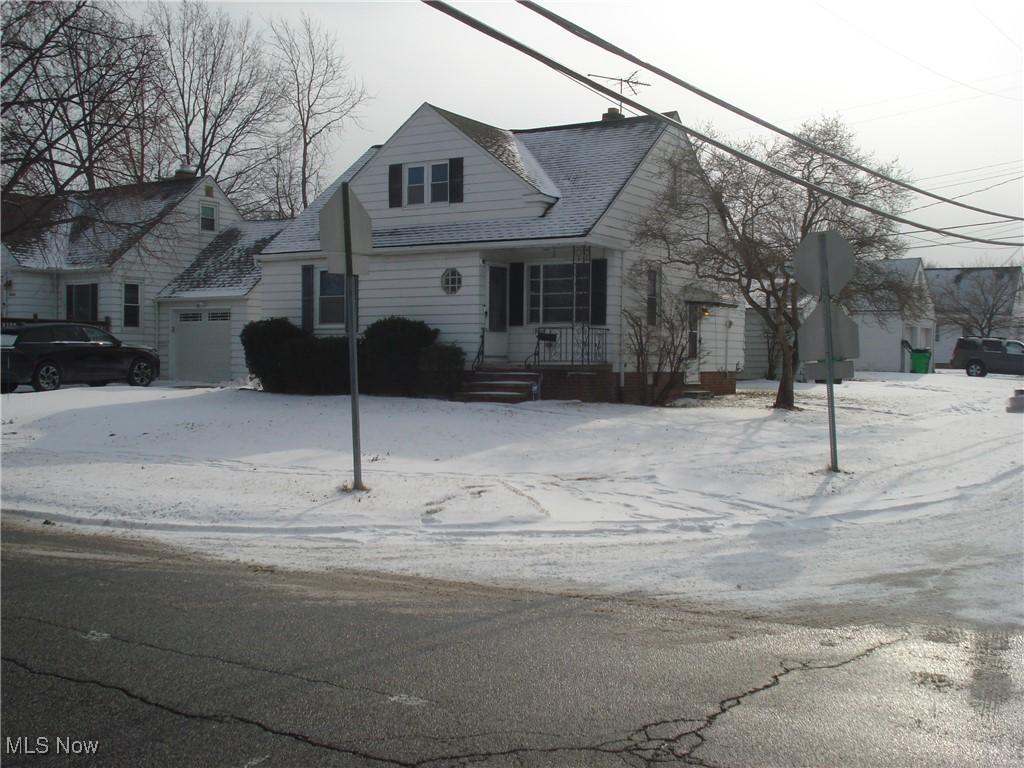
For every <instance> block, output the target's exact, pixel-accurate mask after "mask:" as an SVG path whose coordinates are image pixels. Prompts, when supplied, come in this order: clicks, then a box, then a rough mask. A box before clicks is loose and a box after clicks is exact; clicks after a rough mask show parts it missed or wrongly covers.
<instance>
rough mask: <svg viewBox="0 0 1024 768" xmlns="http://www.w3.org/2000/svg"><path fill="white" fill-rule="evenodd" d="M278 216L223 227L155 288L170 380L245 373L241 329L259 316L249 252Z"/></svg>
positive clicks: (210, 379)
mask: <svg viewBox="0 0 1024 768" xmlns="http://www.w3.org/2000/svg"><path fill="white" fill-rule="evenodd" d="M284 225H285V222H283V221H242V222H238V223H236V224H235V225H233V226H231V227H229V228H228V229H226V230H224V231H223V232H222V233H221V234H219V235H218V236H217V237H216V238H214V239H213V241H211V243H210V244H209V245H208V246H207V247H206V248H205V249H204V250H203V251H202V253H200V254H199V256H198V257H197V258H196V260H195V261H194V262H192V264H190V265H189V267H188V269H186V270H185V271H184V272H182V273H181V274H180V275H179V276H178V277H177V278H176V279H175V280H174V281H172V282H171V283H170V284H168V286H167V287H166V288H165V289H164V290H163V291H161V292H160V295H159V296H157V303H158V305H159V307H160V309H159V313H160V321H159V322H160V329H161V330H160V356H161V358H162V359H163V360H164V361H165V363H166V367H165V368H164V370H166V371H167V375H168V377H169V378H171V379H173V380H175V381H191V382H203V383H207V384H219V383H221V382H225V381H238V380H244V379H245V378H246V376H247V375H248V371H247V369H246V366H245V352H244V350H243V349H242V343H241V338H240V337H241V334H242V329H243V328H244V327H245V324H246V323H247V322H249V321H251V320H256V319H258V318H259V317H260V293H259V290H258V289H257V286H258V285H259V281H260V267H259V265H258V264H257V263H256V261H255V259H254V258H253V256H254V255H255V254H256V253H259V252H260V250H262V248H263V247H264V246H265V245H266V244H267V243H268V242H270V240H271V239H273V237H274V236H275V235H276V234H277V233H278V232H280V231H281V229H282V228H283V227H284Z"/></svg>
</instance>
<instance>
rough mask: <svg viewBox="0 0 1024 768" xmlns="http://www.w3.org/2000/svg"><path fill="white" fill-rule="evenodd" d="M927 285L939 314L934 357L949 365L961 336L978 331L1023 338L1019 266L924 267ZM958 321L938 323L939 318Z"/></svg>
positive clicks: (1023, 274) (1023, 279)
mask: <svg viewBox="0 0 1024 768" xmlns="http://www.w3.org/2000/svg"><path fill="white" fill-rule="evenodd" d="M924 272H925V276H926V277H927V279H928V287H929V289H930V290H931V293H932V297H933V300H934V302H935V312H936V314H937V315H938V317H939V323H938V327H937V329H936V333H935V359H936V363H937V364H938V365H940V366H946V365H949V361H950V360H951V359H952V357H953V346H954V345H955V344H956V340H957V339H958V338H959V337H961V336H970V335H976V334H978V333H981V332H982V331H980V330H979V328H985V327H988V328H989V329H988V330H987V331H985V332H987V333H988V334H989V335H991V336H995V337H1004V338H1011V339H1024V270H1022V268H1021V267H951V268H928V269H926V270H925V271H924ZM944 316H945V317H947V318H949V319H951V320H956V321H958V322H942V319H943V317H944Z"/></svg>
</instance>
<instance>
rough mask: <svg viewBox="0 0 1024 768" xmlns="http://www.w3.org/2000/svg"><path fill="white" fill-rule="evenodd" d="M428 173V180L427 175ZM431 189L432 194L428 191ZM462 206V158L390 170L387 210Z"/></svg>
mask: <svg viewBox="0 0 1024 768" xmlns="http://www.w3.org/2000/svg"><path fill="white" fill-rule="evenodd" d="M428 173H429V175H430V176H429V179H428V178H427V174H428ZM428 187H429V190H428ZM461 202H462V158H461V157H453V158H451V159H449V160H445V161H443V162H439V163H437V162H435V163H419V164H416V165H402V164H401V163H393V164H392V165H389V166H388V207H389V208H402V207H404V206H408V205H424V204H427V203H461Z"/></svg>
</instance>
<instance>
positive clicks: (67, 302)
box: [64, 285, 75, 320]
mask: <svg viewBox="0 0 1024 768" xmlns="http://www.w3.org/2000/svg"><path fill="white" fill-rule="evenodd" d="M64 319H65V320H74V319H75V286H73V285H66V286H64Z"/></svg>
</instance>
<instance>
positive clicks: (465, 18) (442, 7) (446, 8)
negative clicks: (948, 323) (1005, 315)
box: [422, 0, 1024, 247]
mask: <svg viewBox="0 0 1024 768" xmlns="http://www.w3.org/2000/svg"><path fill="white" fill-rule="evenodd" d="M422 2H423V3H425V4H426V5H429V6H430V7H431V8H434V9H435V10H438V11H441V12H442V13H444V14H447V15H448V16H451V17H452V18H453V19H456V20H457V21H460V22H462V23H463V24H465V25H466V26H468V27H472V28H473V29H475V30H477V31H479V32H482V33H484V34H485V35H487V36H488V37H491V38H494V39H495V40H498V41H499V42H502V43H504V44H505V45H507V46H509V47H511V48H515V49H516V50H517V51H520V52H521V53H525V54H526V55H527V56H530V57H531V58H533V59H536V60H537V61H539V62H541V63H542V64H545V65H546V66H548V67H550V68H551V69H554V70H556V71H558V72H561V73H562V74H564V75H567V76H569V77H570V78H572V79H573V80H575V81H576V82H578V83H581V84H583V85H585V86H587V87H589V88H591V90H595V89H596V90H598V91H600V92H601V93H603V94H604V95H605V96H608V97H610V98H612V99H615V100H616V101H622V102H623V103H625V104H628V105H629V106H631V107H633V108H634V109H637V110H640V111H641V112H644V113H645V114H647V115H650V116H651V117H653V118H654V119H656V120H659V121H660V122H662V123H665V124H666V125H670V126H672V127H674V128H679V129H681V130H682V131H684V132H685V133H687V134H689V135H691V136H694V137H695V138H697V139H699V140H701V141H703V142H705V143H706V144H710V145H711V146H713V147H717V148H718V149H720V150H722V151H723V152H727V153H728V154H730V155H733V156H734V157H737V158H739V159H740V160H743V161H744V162H747V163H750V164H751V165H754V166H757V167H758V168H761V169H762V170H765V171H768V172H769V173H772V174H774V175H776V176H779V177H781V178H784V179H786V180H787V181H789V182H791V183H793V184H797V185H798V186H801V187H804V188H805V189H810V190H813V191H814V192H817V193H819V194H822V195H825V196H826V197H831V198H833V199H835V200H840V201H841V202H844V203H846V204H847V205H851V206H853V207H854V208H860V209H861V210H863V211H867V212H869V213H873V214H875V215H877V216H882V217H884V218H887V219H889V220H891V221H897V222H899V223H901V224H907V225H909V226H912V227H920V228H922V229H924V230H927V231H929V232H934V233H935V234H938V235H943V236H945V237H955V238H957V239H960V240H970V241H973V242H976V243H985V244H987V245H1000V246H1011V247H1016V246H1020V245H1024V243H1015V242H1008V241H1004V240H986V239H984V238H980V237H973V236H971V235H961V234H958V233H955V232H947V231H945V230H942V229H939V228H936V227H930V226H928V225H926V224H922V223H920V222H918V221H912V220H910V219H904V218H901V217H899V216H895V215H893V214H891V213H887V212H886V211H883V210H880V209H878V208H875V207H873V206H870V205H866V204H864V203H861V202H858V201H856V200H853V199H851V198H849V197H846V196H844V195H840V194H838V193H836V192H834V191H832V190H829V189H826V188H824V187H821V186H818V185H817V184H812V183H811V182H809V181H807V180H805V179H801V178H799V177H797V176H793V175H791V174H789V173H786V172H785V171H781V170H779V169H778V168H776V167H774V166H772V165H769V164H768V163H765V162H763V161H762V160H758V159H757V158H755V157H752V156H750V155H748V154H746V153H745V152H741V151H740V150H738V149H735V148H733V147H730V146H729V145H728V144H723V143H722V142H720V141H718V140H717V139H713V138H711V137H710V136H706V135H704V134H702V133H700V132H698V131H695V130H693V129H692V128H688V127H687V126H685V125H683V124H682V123H681V122H679V121H678V120H673V119H672V118H669V117H666V116H665V115H663V114H661V113H660V112H658V111H657V110H654V109H652V108H650V107H648V106H646V105H644V104H641V103H640V102H638V101H636V100H635V99H631V98H629V97H628V96H625V95H623V94H619V93H616V92H615V91H613V90H612V89H611V88H607V87H605V86H604V85H602V84H601V83H597V82H594V81H593V80H590V79H589V78H587V77H586V76H585V75H582V74H580V73H579V72H576V71H575V70H573V69H570V68H569V67H567V66H565V65H564V64H560V63H559V62H557V61H555V60H554V59H552V58H550V57H548V56H545V55H544V54H542V53H540V52H538V51H535V50H533V49H532V48H530V47H529V46H527V45H525V44H524V43H520V42H519V41H518V40H515V39H514V38H511V37H509V36H508V35H506V34H504V33H503V32H499V31H498V30H496V29H494V28H493V27H491V26H488V25H487V24H485V23H484V22H482V21H479V20H478V19H475V18H474V17H472V16H470V15H469V14H466V13H463V12H462V11H460V10H458V9H457V8H453V7H452V6H450V5H449V4H448V3H446V2H443V0H422ZM993 215H999V214H993ZM1002 218H1008V219H1017V217H1015V216H1002Z"/></svg>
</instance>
